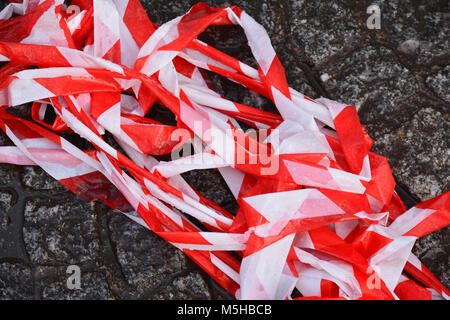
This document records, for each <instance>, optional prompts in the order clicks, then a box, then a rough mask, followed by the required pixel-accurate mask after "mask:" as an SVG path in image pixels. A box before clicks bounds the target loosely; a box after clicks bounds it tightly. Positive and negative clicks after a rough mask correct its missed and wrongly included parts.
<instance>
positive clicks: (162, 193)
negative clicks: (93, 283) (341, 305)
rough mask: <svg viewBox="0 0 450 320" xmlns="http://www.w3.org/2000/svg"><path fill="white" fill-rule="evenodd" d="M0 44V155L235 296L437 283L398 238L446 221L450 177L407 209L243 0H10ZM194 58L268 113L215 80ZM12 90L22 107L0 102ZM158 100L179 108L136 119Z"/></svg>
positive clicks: (348, 114)
mask: <svg viewBox="0 0 450 320" xmlns="http://www.w3.org/2000/svg"><path fill="white" fill-rule="evenodd" d="M211 25H237V26H240V27H241V28H242V29H243V31H244V32H245V35H246V37H247V40H248V44H249V47H250V49H251V52H252V54H253V56H254V58H255V60H256V63H257V65H258V68H257V69H255V68H253V67H251V66H249V65H247V64H244V63H242V62H241V61H239V60H236V59H235V58H233V57H231V56H229V55H227V54H225V53H223V52H221V51H219V50H217V49H215V48H214V47H212V46H209V45H207V44H206V43H204V42H202V41H200V40H198V39H197V37H198V36H199V34H201V33H202V32H203V31H204V30H205V29H206V28H207V27H208V26H211ZM0 59H1V61H3V66H2V68H1V69H0V79H1V80H0V127H1V129H2V130H3V131H4V132H5V133H6V135H7V136H8V137H9V138H10V139H11V141H12V142H13V143H14V145H15V146H3V147H0V162H3V163H13V164H18V165H37V166H40V167H41V168H43V169H44V170H45V171H46V172H47V173H49V174H50V175H51V176H52V177H54V178H55V179H57V180H58V181H59V182H61V183H62V184H63V185H64V186H65V187H67V188H68V189H70V190H71V191H72V192H74V193H75V194H77V195H78V196H80V197H81V198H84V199H87V200H95V199H101V200H103V201H104V202H105V203H106V204H108V205H109V206H110V207H111V208H113V209H116V210H117V211H120V212H122V213H123V214H125V215H127V216H128V217H129V218H131V219H133V220H134V221H136V222H137V223H140V224H142V225H143V226H145V227H147V228H149V229H151V230H152V231H153V232H155V233H156V234H158V235H159V236H161V237H162V238H164V239H165V240H167V241H168V242H169V243H171V244H172V245H174V246H175V247H177V248H179V249H181V250H183V252H184V253H185V254H187V255H188V256H189V257H190V258H191V259H192V260H194V261H195V262H196V263H197V264H198V265H199V266H200V267H201V268H203V269H204V270H205V271H206V272H207V273H208V274H209V275H210V276H211V277H212V278H213V279H214V280H215V281H217V282H218V283H219V284H220V285H221V286H222V287H223V288H224V289H226V290H227V291H228V292H230V293H231V294H232V295H234V296H235V297H236V298H238V299H444V298H445V299H448V297H449V295H450V293H449V290H448V289H447V288H446V287H445V286H443V285H442V284H441V283H440V282H439V281H438V279H437V278H435V277H434V276H433V275H432V273H431V272H430V271H429V270H428V269H427V268H426V267H425V266H424V265H423V264H422V263H421V262H420V261H419V260H418V259H417V257H416V256H414V254H413V253H412V252H411V249H412V248H413V245H414V243H415V241H416V239H417V238H419V237H422V236H424V235H426V234H428V233H431V232H433V231H435V230H437V229H440V228H443V227H445V226H447V225H448V224H449V221H450V215H449V208H450V195H449V193H448V192H447V193H445V194H443V195H440V196H438V197H435V198H433V199H430V200H428V201H425V202H423V203H420V204H418V205H416V206H414V207H412V208H411V209H409V210H406V208H405V206H404V205H403V203H402V201H401V200H400V198H399V197H398V195H397V194H396V192H395V191H394V187H395V181H394V179H393V177H392V174H391V170H390V167H389V164H388V162H387V160H386V158H384V157H382V156H380V155H378V154H375V153H372V152H370V149H371V146H372V144H373V141H372V139H371V138H370V137H369V136H368V134H367V133H366V131H365V128H364V126H363V125H361V123H360V122H359V118H358V115H357V111H356V108H355V107H354V106H348V105H345V104H341V103H338V102H335V101H331V100H328V99H325V98H320V99H317V100H313V99H310V98H308V97H306V96H304V95H303V94H301V93H299V92H298V91H296V90H295V89H292V88H290V87H289V86H288V84H287V82H286V77H285V73H284V69H283V67H282V64H281V62H280V60H279V59H278V57H277V55H276V54H275V51H274V49H273V48H272V45H271V43H270V39H269V37H268V35H267V33H266V31H265V30H264V28H263V27H262V26H261V25H260V24H258V23H257V22H256V21H255V20H254V19H253V18H251V17H250V16H249V15H248V14H247V13H245V12H244V11H243V10H241V9H240V8H238V7H235V6H231V7H222V8H212V7H209V6H208V5H206V4H204V3H198V4H197V5H195V6H194V7H192V8H191V10H190V11H189V12H188V13H187V14H185V15H184V16H180V17H177V18H175V19H173V20H171V21H169V22H166V23H165V24H163V25H161V26H157V25H155V24H154V23H152V22H151V21H150V20H149V18H148V17H147V15H146V13H145V10H144V9H143V7H142V6H141V4H140V3H139V1H138V0H95V1H92V0H73V1H71V4H70V6H69V7H67V6H66V5H65V4H64V3H63V1H62V0H23V1H11V3H10V4H9V5H8V6H7V7H6V8H5V9H4V10H3V11H1V12H0ZM205 70H208V71H209V72H214V73H217V74H219V75H220V76H223V77H225V78H227V79H229V80H231V81H234V82H236V83H239V84H241V85H242V86H244V87H245V88H247V89H249V90H253V91H255V92H256V93H258V94H260V95H262V96H264V97H266V98H268V99H270V100H271V101H273V103H274V105H275V106H276V108H277V110H278V111H279V114H275V113H270V112H266V111H262V110H259V109H256V108H253V107H251V106H246V105H243V104H240V103H238V102H234V101H230V100H228V99H226V98H224V97H223V96H221V95H220V94H218V93H216V91H215V90H214V86H213V84H212V83H211V81H210V80H209V79H208V74H207V73H206V72H205ZM29 103H30V104H29ZM24 104H26V106H30V105H31V116H32V119H33V121H28V120H25V119H23V118H21V117H18V116H15V115H13V113H11V112H9V111H10V110H11V109H13V108H15V107H17V106H19V105H24ZM155 104H160V105H162V106H164V107H166V108H168V109H170V111H171V112H172V113H173V114H174V115H175V117H176V125H168V124H164V123H161V122H158V121H156V120H154V119H151V118H150V117H149V116H148V114H149V110H150V109H151V108H152V107H153V106H155ZM51 112H54V119H51V121H49V114H50V113H51ZM244 127H246V128H247V130H246V131H245V130H244V129H243V128H244ZM68 133H76V134H78V135H79V136H80V137H82V138H83V139H84V140H86V141H87V142H89V143H90V146H91V148H88V150H81V149H80V148H78V147H77V146H75V145H74V144H73V143H71V142H69V141H68V139H67V134H68ZM106 135H110V136H111V137H112V139H113V140H115V142H114V143H112V142H113V141H110V142H109V143H108V142H107V141H108V139H106ZM65 137H66V138H65ZM116 142H117V143H116ZM114 146H115V147H114ZM165 154H171V155H172V158H171V160H170V161H158V160H157V159H156V158H155V156H159V155H165ZM194 169H196V170H198V169H217V170H218V171H219V172H220V174H221V175H222V177H223V178H224V181H225V182H226V184H227V185H228V187H229V189H230V190H231V192H232V194H233V196H234V197H235V198H236V201H237V203H238V205H239V210H238V212H237V214H235V215H233V214H231V213H229V212H227V211H226V210H225V209H223V208H222V207H220V206H219V205H217V204H216V203H215V202H213V201H211V200H210V199H207V198H205V197H204V196H202V195H201V194H200V193H199V192H198V191H197V190H195V189H194V188H193V187H191V186H190V185H189V184H188V183H187V182H186V181H185V180H184V179H183V177H182V176H181V174H182V173H184V172H187V171H190V170H194Z"/></svg>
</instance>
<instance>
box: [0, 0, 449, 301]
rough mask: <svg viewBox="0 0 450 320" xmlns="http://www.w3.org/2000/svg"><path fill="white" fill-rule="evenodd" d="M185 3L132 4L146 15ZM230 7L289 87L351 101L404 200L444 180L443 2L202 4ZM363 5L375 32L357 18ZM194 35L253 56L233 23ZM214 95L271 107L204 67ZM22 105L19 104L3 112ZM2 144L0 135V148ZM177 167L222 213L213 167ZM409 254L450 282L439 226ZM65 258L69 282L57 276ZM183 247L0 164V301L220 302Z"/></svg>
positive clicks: (33, 174)
mask: <svg viewBox="0 0 450 320" xmlns="http://www.w3.org/2000/svg"><path fill="white" fill-rule="evenodd" d="M195 2H196V1H185V0H183V1H174V2H172V1H161V0H154V1H142V4H143V5H144V7H145V9H146V10H147V13H148V14H149V16H150V18H151V19H152V20H153V21H154V22H155V23H158V24H161V23H164V22H166V21H168V20H169V19H172V18H175V17H176V16H179V15H181V14H183V13H185V12H186V11H187V10H188V9H189V8H190V7H191V6H192V5H193V4H194V3H195ZM207 2H208V3H210V4H212V5H215V6H223V5H232V4H236V5H238V6H240V7H241V8H243V9H244V10H246V11H247V12H248V13H249V14H250V15H251V16H253V17H254V18H255V19H256V20H257V21H258V22H260V23H262V24H263V25H264V27H265V28H266V29H267V32H268V33H269V35H270V37H271V39H272V43H273V46H274V48H275V50H276V51H277V53H278V55H279V57H280V60H281V61H282V63H283V65H284V67H285V69H286V74H287V78H288V81H289V84H290V86H292V87H293V88H296V89H297V90H299V91H301V92H302V93H304V94H306V95H308V96H310V97H312V98H318V97H320V96H325V97H329V98H332V99H335V100H339V101H341V102H345V103H348V104H353V105H355V106H357V108H358V110H359V114H360V117H361V121H362V123H363V124H365V125H366V127H367V130H368V132H369V134H370V135H371V136H372V138H374V140H375V145H374V148H373V149H374V151H375V152H377V153H380V154H382V155H384V156H386V157H387V158H388V159H389V162H390V164H391V167H392V171H393V173H394V176H395V178H396V181H397V183H398V184H399V185H400V186H401V187H402V188H403V190H404V191H405V192H406V193H407V194H408V195H409V196H408V197H409V202H408V203H410V204H413V203H414V202H415V201H423V200H426V199H429V198H431V197H433V196H436V195H438V194H441V193H443V192H446V191H448V190H449V181H450V176H449V171H450V170H449V168H450V163H449V162H450V159H449V158H450V157H449V155H450V149H449V145H448V142H449V139H448V132H449V129H450V128H449V116H450V113H449V107H450V90H449V84H450V75H449V68H450V51H449V37H448V34H450V8H449V3H448V1H437V0H436V1H400V0H398V1H357V0H340V1H293V0H292V1H289V0H276V1H275V0H274V1H272V0H262V1H250V0H239V1H207ZM1 3H2V5H3V6H4V5H5V2H4V1H2V2H1ZM371 4H377V5H378V6H379V7H380V10H381V11H380V13H381V29H368V27H367V24H366V21H367V19H368V17H369V14H367V13H366V10H367V7H369V6H370V5H371ZM202 40H204V41H206V42H208V43H210V44H212V45H214V46H215V47H217V48H219V49H221V50H224V51H226V52H227V53H229V54H231V55H233V56H235V57H237V58H239V59H241V60H243V61H245V62H247V63H249V64H251V65H254V62H253V60H252V58H251V55H250V53H249V49H248V47H247V44H246V40H245V38H244V36H243V33H242V31H241V30H239V29H238V28H237V27H236V28H234V27H224V28H220V27H214V28H212V27H211V28H208V29H207V31H206V32H205V33H204V34H203V35H202ZM211 76H212V79H213V80H214V82H215V83H216V86H217V89H218V90H219V91H220V92H221V93H222V94H223V95H225V96H227V97H228V98H230V99H233V100H235V101H238V102H242V103H245V104H248V105H252V106H255V107H258V108H262V109H266V110H273V105H272V104H271V103H270V102H268V101H267V100H266V99H263V98H261V97H259V96H258V95H256V94H253V93H250V92H247V91H246V90H244V89H242V88H241V87H240V86H238V85H236V84H234V83H231V82H229V81H227V80H223V79H220V77H217V76H214V75H211ZM16 112H18V113H21V114H23V115H25V116H27V114H28V106H22V107H20V108H18V110H16ZM9 144H10V141H9V140H8V139H7V138H6V137H5V136H4V135H3V134H0V145H9ZM185 178H186V179H187V180H188V181H189V182H190V183H192V184H193V185H194V186H195V187H196V188H198V189H199V190H200V191H201V192H203V194H204V195H205V196H207V197H208V198H210V199H212V200H215V201H216V202H217V203H219V204H220V205H222V206H224V207H225V208H227V209H228V210H230V211H235V210H236V207H235V205H233V202H232V197H231V194H230V192H229V191H228V190H227V188H226V186H225V185H224V183H223V181H222V180H221V178H220V175H219V174H218V173H217V172H215V171H206V172H190V173H187V174H185ZM414 253H415V254H417V255H418V256H419V258H420V259H421V260H422V261H423V262H424V264H425V265H426V266H427V267H428V268H430V269H431V271H432V272H433V273H434V274H435V275H436V276H437V277H438V278H439V279H440V280H441V281H442V282H443V283H444V284H445V285H446V286H447V287H449V286H450V268H449V254H450V236H449V228H447V229H444V230H440V231H438V232H435V233H433V234H431V235H428V236H426V237H424V238H422V239H420V240H418V241H417V243H416V245H415V247H414ZM69 265H77V266H79V267H80V270H81V288H80V289H79V290H69V289H68V288H67V285H66V281H67V278H68V277H69V275H68V274H67V273H66V270H67V267H68V266H69ZM226 298H229V297H228V296H227V295H226V294H224V293H223V292H222V291H221V290H219V289H218V288H217V285H216V284H215V283H214V281H212V280H210V278H209V277H208V276H207V275H206V274H205V273H204V272H203V271H202V270H200V269H199V268H198V267H197V266H196V265H195V264H194V263H193V262H192V261H190V260H189V259H188V258H187V257H186V256H185V255H184V254H183V253H181V252H180V251H178V250H177V249H175V248H173V247H171V246H170V245H169V244H167V243H165V242H164V241H163V240H162V239H160V238H159V237H157V236H156V235H154V234H153V233H152V232H149V231H147V230H146V229H144V228H143V227H141V226H139V225H137V224H136V223H134V222H132V221H131V220H129V219H128V218H126V217H124V216H123V215H121V214H120V213H117V212H115V211H112V210H109V209H108V208H107V207H106V205H104V204H102V203H100V202H86V201H83V200H80V199H79V198H77V197H76V196H74V195H72V194H71V193H70V192H68V191H66V190H65V189H64V188H63V187H61V186H60V185H59V183H58V182H56V181H54V180H53V179H52V178H51V177H50V176H48V175H47V174H46V173H45V172H43V171H42V170H41V169H40V168H34V167H17V166H12V165H6V164H2V165H0V299H226Z"/></svg>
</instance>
